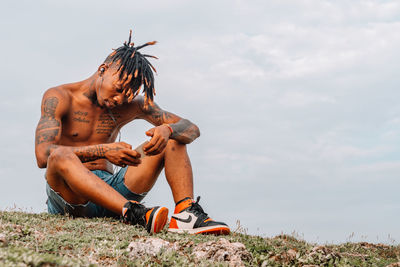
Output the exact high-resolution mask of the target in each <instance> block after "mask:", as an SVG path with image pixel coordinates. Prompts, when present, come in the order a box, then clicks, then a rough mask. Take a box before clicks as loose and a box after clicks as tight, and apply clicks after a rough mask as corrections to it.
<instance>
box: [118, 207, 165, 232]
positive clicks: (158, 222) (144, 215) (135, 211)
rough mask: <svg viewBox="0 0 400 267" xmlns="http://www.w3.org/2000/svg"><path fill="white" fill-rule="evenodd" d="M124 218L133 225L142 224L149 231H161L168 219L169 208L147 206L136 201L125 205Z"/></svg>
mask: <svg viewBox="0 0 400 267" xmlns="http://www.w3.org/2000/svg"><path fill="white" fill-rule="evenodd" d="M123 213H124V215H123V216H122V217H123V220H124V222H125V223H128V224H132V225H141V226H143V227H144V228H145V229H146V230H147V232H149V233H158V232H160V231H161V230H162V229H163V228H164V226H165V224H166V223H167V220H168V209H167V208H165V207H154V208H146V207H145V206H144V205H142V204H140V203H139V202H136V201H128V202H126V204H125V205H124V211H123Z"/></svg>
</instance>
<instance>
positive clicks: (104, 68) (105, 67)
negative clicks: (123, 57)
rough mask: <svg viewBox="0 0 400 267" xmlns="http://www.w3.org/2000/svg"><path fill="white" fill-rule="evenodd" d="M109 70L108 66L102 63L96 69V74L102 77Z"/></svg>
mask: <svg viewBox="0 0 400 267" xmlns="http://www.w3.org/2000/svg"><path fill="white" fill-rule="evenodd" d="M108 68H109V66H108V64H106V63H103V64H101V65H100V66H99V68H98V69H97V73H98V74H99V76H102V75H103V74H104V72H105V71H106V70H107V69H108Z"/></svg>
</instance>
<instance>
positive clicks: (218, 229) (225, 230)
mask: <svg viewBox="0 0 400 267" xmlns="http://www.w3.org/2000/svg"><path fill="white" fill-rule="evenodd" d="M168 232H171V233H179V234H192V235H194V234H206V233H215V234H218V233H219V234H229V233H230V229H229V227H227V226H225V225H214V226H207V227H200V228H196V229H177V228H169V229H168Z"/></svg>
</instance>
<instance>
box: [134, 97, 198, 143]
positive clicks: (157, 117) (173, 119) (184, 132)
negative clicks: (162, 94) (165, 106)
mask: <svg viewBox="0 0 400 267" xmlns="http://www.w3.org/2000/svg"><path fill="white" fill-rule="evenodd" d="M141 108H142V110H143V112H144V115H145V119H146V120H148V121H150V122H152V123H153V124H155V125H162V124H163V123H168V124H169V125H170V126H171V127H172V130H173V133H172V135H171V137H170V138H172V139H174V140H176V141H179V142H181V143H184V144H189V143H191V142H193V141H194V140H195V139H196V138H197V137H199V136H200V130H199V128H198V127H197V126H196V125H195V124H193V123H192V122H190V121H189V120H186V119H182V118H180V117H178V116H176V115H174V114H172V113H170V112H168V111H164V110H162V109H161V108H160V107H159V106H157V105H156V104H155V103H153V104H151V105H147V106H145V105H144V104H143V103H141Z"/></svg>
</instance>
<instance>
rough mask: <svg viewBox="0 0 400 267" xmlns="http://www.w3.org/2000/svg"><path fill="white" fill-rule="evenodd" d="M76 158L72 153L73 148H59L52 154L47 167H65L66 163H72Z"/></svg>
mask: <svg viewBox="0 0 400 267" xmlns="http://www.w3.org/2000/svg"><path fill="white" fill-rule="evenodd" d="M74 158H76V155H75V153H74V152H72V149H71V148H69V147H58V148H56V149H54V150H53V151H52V152H51V154H50V156H49V158H48V161H47V166H50V165H51V166H53V167H57V166H65V164H64V163H66V162H68V161H72V160H73V159H74Z"/></svg>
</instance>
